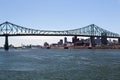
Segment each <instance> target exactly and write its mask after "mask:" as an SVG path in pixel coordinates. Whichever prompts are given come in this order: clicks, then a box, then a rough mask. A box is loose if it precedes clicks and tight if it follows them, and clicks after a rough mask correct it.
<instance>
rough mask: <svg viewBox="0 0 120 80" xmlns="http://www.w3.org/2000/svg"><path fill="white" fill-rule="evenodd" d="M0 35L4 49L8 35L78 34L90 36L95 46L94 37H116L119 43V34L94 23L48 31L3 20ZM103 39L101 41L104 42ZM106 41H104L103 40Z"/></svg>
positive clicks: (7, 44)
mask: <svg viewBox="0 0 120 80" xmlns="http://www.w3.org/2000/svg"><path fill="white" fill-rule="evenodd" d="M0 36H1V37H2V36H5V45H4V49H5V50H9V43H8V37H9V36H80V37H90V39H91V44H92V46H93V47H94V46H95V41H94V38H95V37H101V38H104V39H103V40H104V41H107V38H118V42H119V43H120V35H119V34H117V33H113V32H110V31H107V30H105V29H102V28H100V27H98V26H96V25H95V24H91V25H88V26H86V27H83V28H78V29H73V30H64V31H49V30H35V29H29V28H26V27H22V26H19V25H16V24H13V23H10V22H4V23H2V24H0ZM104 41H103V43H104ZM105 43H106V42H105Z"/></svg>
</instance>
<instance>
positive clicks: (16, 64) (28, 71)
mask: <svg viewBox="0 0 120 80" xmlns="http://www.w3.org/2000/svg"><path fill="white" fill-rule="evenodd" d="M0 80H120V50H117V49H115V50H113V49H95V50H94V49H66V50H65V49H10V50H9V51H4V50H2V49H1V50H0Z"/></svg>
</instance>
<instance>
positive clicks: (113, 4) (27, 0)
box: [0, 0, 120, 46]
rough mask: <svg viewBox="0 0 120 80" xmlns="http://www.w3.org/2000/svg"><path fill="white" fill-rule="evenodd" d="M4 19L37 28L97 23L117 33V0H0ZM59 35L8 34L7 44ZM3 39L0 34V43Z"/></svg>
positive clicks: (0, 16)
mask: <svg viewBox="0 0 120 80" xmlns="http://www.w3.org/2000/svg"><path fill="white" fill-rule="evenodd" d="M5 21H9V22H11V23H14V24H17V25H20V26H23V27H27V28H33V29H39V30H70V29H76V28H82V27H84V26H87V25H89V24H96V25H97V26H99V27H101V28H104V29H106V30H109V31H112V32H116V33H118V34H120V22H119V21H120V0H0V23H3V22H5ZM59 39H64V37H35V36H31V37H10V38H9V44H13V45H16V46H18V45H21V44H34V45H36V44H43V43H44V42H49V43H54V42H58V41H59ZM69 40H71V38H70V37H69ZM4 42H5V41H4V37H0V46H3V45H4Z"/></svg>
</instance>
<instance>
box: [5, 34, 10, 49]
mask: <svg viewBox="0 0 120 80" xmlns="http://www.w3.org/2000/svg"><path fill="white" fill-rule="evenodd" d="M4 49H5V50H6V51H8V50H9V43H8V35H5V45H4Z"/></svg>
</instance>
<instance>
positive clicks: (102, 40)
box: [101, 33, 108, 45]
mask: <svg viewBox="0 0 120 80" xmlns="http://www.w3.org/2000/svg"><path fill="white" fill-rule="evenodd" d="M101 35H102V36H101V43H102V44H103V45H107V43H108V41H107V34H106V33H102V34H101Z"/></svg>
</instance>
